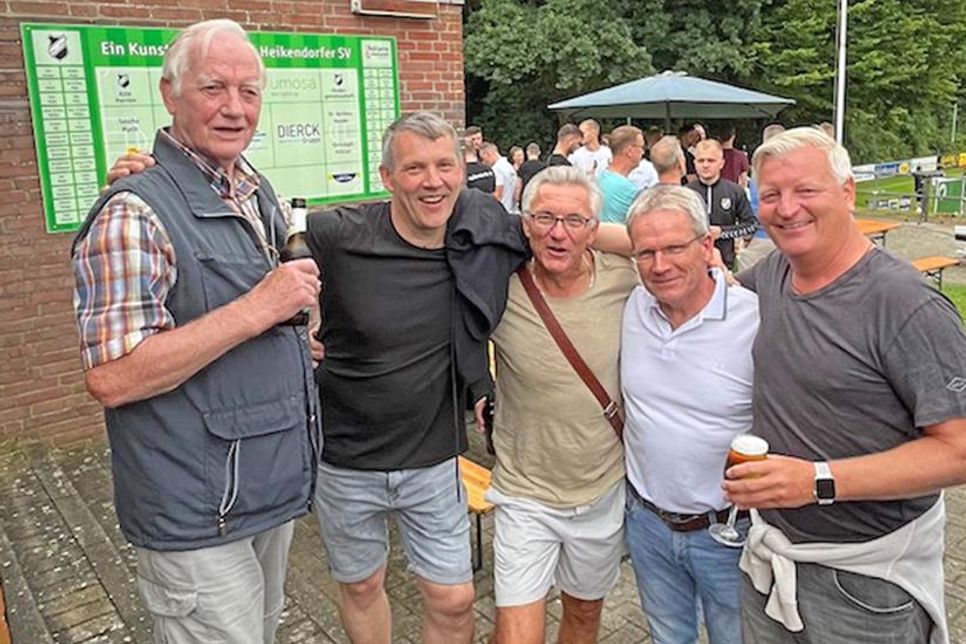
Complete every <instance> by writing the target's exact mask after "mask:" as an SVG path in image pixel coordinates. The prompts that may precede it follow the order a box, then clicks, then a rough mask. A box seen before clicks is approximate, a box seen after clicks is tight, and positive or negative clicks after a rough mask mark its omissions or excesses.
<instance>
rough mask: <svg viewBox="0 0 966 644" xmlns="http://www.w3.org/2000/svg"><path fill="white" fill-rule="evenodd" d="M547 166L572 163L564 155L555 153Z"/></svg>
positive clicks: (548, 160)
mask: <svg viewBox="0 0 966 644" xmlns="http://www.w3.org/2000/svg"><path fill="white" fill-rule="evenodd" d="M547 165H570V161H568V160H567V157H565V156H564V155H562V154H556V153H554V154H551V155H550V158H548V159H547Z"/></svg>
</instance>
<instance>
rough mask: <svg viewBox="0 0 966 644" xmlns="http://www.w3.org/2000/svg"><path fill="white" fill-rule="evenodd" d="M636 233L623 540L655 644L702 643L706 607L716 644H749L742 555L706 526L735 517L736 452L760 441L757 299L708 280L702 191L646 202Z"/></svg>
mask: <svg viewBox="0 0 966 644" xmlns="http://www.w3.org/2000/svg"><path fill="white" fill-rule="evenodd" d="M627 230H628V234H629V235H630V238H631V243H632V245H633V249H634V257H635V260H636V262H637V269H638V272H639V273H640V276H641V279H642V281H643V283H644V286H643V287H642V286H638V287H637V289H636V290H635V291H634V292H633V293H632V294H631V296H630V298H629V299H628V301H627V305H626V307H625V309H624V317H623V327H622V333H621V359H620V363H621V387H622V391H623V395H624V404H625V412H626V422H625V428H624V440H625V456H626V465H627V479H628V486H627V504H626V515H625V530H626V539H627V543H628V547H629V550H630V554H631V561H632V563H633V565H634V572H635V574H636V576H637V586H638V591H639V592H640V596H641V604H642V605H643V608H644V612H645V614H646V615H647V619H648V622H649V624H650V628H651V637H652V639H653V641H654V642H655V643H656V644H662V643H671V642H694V641H697V637H698V601H699V600H700V604H701V607H702V610H703V614H704V618H705V624H706V626H707V630H708V635H709V639H710V641H711V644H731V643H735V644H740V642H741V609H740V601H739V598H740V597H741V572H740V571H739V569H738V558H739V555H740V554H741V550H740V549H739V548H729V547H726V546H723V545H721V544H719V543H717V542H715V541H714V540H713V539H712V538H711V536H710V535H709V534H708V526H709V525H710V524H711V523H714V522H721V521H724V520H725V518H726V515H727V509H728V503H727V501H725V499H724V498H723V496H722V490H721V482H722V479H723V470H724V464H725V460H726V456H727V452H728V446H729V444H730V443H731V440H732V438H734V436H735V435H737V434H739V433H743V432H747V431H749V430H750V429H751V423H752V411H751V388H752V361H751V346H752V342H753V341H754V338H755V332H756V331H757V329H758V298H757V297H756V296H755V295H754V294H753V293H752V292H750V291H748V290H746V289H743V288H741V287H739V286H728V284H727V282H726V280H725V276H724V275H723V274H722V273H721V272H720V271H719V270H718V269H711V268H710V267H711V265H712V258H713V252H714V241H713V240H712V238H711V235H710V234H709V231H708V224H707V215H706V214H705V211H704V206H703V204H702V203H701V200H700V199H699V198H698V196H697V195H696V194H695V193H694V192H693V191H691V190H689V189H687V188H683V187H680V186H671V185H666V184H661V185H657V186H654V187H653V188H651V189H650V190H647V191H646V192H644V193H642V194H641V196H640V197H638V198H637V200H636V201H635V202H634V203H633V204H632V205H631V208H630V211H629V214H628V220H627ZM739 516H741V515H739ZM738 529H739V532H741V533H742V534H743V533H745V532H746V531H747V529H748V520H747V517H746V515H745V516H744V517H743V518H741V519H739V521H738Z"/></svg>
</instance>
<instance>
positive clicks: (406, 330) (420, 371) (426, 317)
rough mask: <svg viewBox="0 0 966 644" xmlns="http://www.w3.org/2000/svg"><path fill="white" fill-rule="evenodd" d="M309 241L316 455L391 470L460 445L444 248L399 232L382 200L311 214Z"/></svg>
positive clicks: (446, 454)
mask: <svg viewBox="0 0 966 644" xmlns="http://www.w3.org/2000/svg"><path fill="white" fill-rule="evenodd" d="M308 241H309V247H310V248H311V249H312V255H313V256H314V257H315V259H316V261H317V262H318V263H319V266H320V267H321V269H322V284H323V286H322V289H323V292H322V297H321V304H322V341H323V343H324V344H325V360H324V361H323V362H322V366H321V369H320V373H321V380H320V393H321V398H322V410H323V414H324V415H323V423H322V426H323V433H324V436H325V444H324V446H323V451H322V458H323V460H324V461H325V462H326V463H330V464H332V465H336V466H340V467H348V468H354V469H365V470H374V469H376V470H396V469H403V468H413V467H425V466H429V465H433V464H436V463H439V462H441V461H443V460H445V459H447V458H450V457H452V456H454V455H456V454H458V453H460V452H461V451H463V450H464V449H466V436H465V433H464V432H462V431H459V429H458V423H457V422H456V421H455V420H454V418H455V417H456V416H455V414H456V413H457V412H456V409H457V407H458V404H459V403H458V402H456V401H454V395H455V388H454V386H453V380H452V361H451V357H450V356H451V348H450V347H451V342H450V335H451V329H450V319H451V315H450V308H451V306H452V303H453V297H454V285H453V278H452V272H451V271H450V269H449V267H448V265H447V262H446V256H445V251H444V250H442V249H440V250H426V249H422V248H417V247H415V246H412V245H411V244H409V243H408V242H406V241H405V240H404V239H403V238H402V237H400V236H399V233H397V232H396V229H395V228H394V227H393V225H392V222H391V220H390V218H389V204H388V203H376V204H366V205H363V206H359V207H344V208H337V209H335V210H332V211H328V212H325V213H323V214H321V215H317V216H313V217H309V225H308ZM459 413H462V412H459Z"/></svg>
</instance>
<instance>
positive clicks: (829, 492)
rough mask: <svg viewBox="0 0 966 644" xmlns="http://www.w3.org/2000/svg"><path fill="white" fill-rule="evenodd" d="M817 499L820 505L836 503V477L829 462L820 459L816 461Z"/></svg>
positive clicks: (815, 492) (815, 491)
mask: <svg viewBox="0 0 966 644" xmlns="http://www.w3.org/2000/svg"><path fill="white" fill-rule="evenodd" d="M813 494H815V500H816V501H818V504H819V505H832V504H833V503H835V477H833V476H832V470H830V469H829V466H828V463H826V462H825V461H818V462H816V463H815V490H814V492H813Z"/></svg>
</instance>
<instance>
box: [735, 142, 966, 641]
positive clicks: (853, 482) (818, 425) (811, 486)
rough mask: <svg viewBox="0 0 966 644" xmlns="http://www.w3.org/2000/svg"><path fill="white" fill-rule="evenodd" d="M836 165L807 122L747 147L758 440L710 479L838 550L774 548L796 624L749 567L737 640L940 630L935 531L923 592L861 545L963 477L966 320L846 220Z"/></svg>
mask: <svg viewBox="0 0 966 644" xmlns="http://www.w3.org/2000/svg"><path fill="white" fill-rule="evenodd" d="M850 167H851V164H850V161H849V158H848V153H847V152H846V151H845V149H844V148H842V147H841V146H839V145H837V144H836V143H835V142H834V141H832V140H831V139H830V138H828V136H827V135H825V134H823V133H821V132H820V131H818V130H814V129H812V128H798V129H796V130H790V131H788V132H785V133H783V134H781V135H779V136H777V137H775V138H773V139H771V140H769V142H768V143H767V144H765V145H763V146H762V147H761V148H759V150H758V151H757V152H756V154H755V159H754V169H755V172H754V174H755V176H756V177H758V183H759V194H760V218H761V221H762V223H763V225H764V227H765V228H766V230H767V231H768V233H769V235H770V237H771V238H772V240H773V241H774V242H775V244H776V245H777V247H778V251H780V252H776V253H774V254H773V255H771V256H769V257H768V258H767V259H765V260H764V261H763V262H761V263H760V264H758V265H756V266H755V267H753V268H752V269H750V270H749V271H746V272H745V273H743V274H742V275H740V276H739V280H740V281H741V282H742V284H744V285H745V286H747V287H749V288H751V289H753V290H755V291H756V292H757V294H758V298H759V304H760V310H761V326H760V328H759V332H758V336H757V340H756V342H755V347H754V361H755V378H754V416H755V417H754V431H755V433H756V434H758V435H760V436H762V437H764V438H765V439H766V440H768V442H769V444H770V446H771V452H770V454H771V455H770V457H769V459H768V460H767V461H760V462H758V463H747V464H743V465H738V466H735V467H732V468H730V469H729V470H728V472H727V481H726V483H725V489H726V493H727V495H728V496H729V498H730V499H731V500H732V501H734V502H735V503H737V504H738V505H739V506H741V507H754V508H758V509H759V510H760V519H762V520H763V522H767V524H766V523H763V522H762V523H761V524H760V525H762V526H766V525H767V526H770V527H771V528H775V529H777V530H780V531H781V532H782V533H784V536H785V537H787V539H788V540H789V541H790V542H791V546H790V549H789V550H787V552H792V551H794V552H798V553H801V552H802V551H803V549H802V548H799V549H798V550H795V549H794V548H795V546H798V545H801V544H821V547H820V548H819V551H820V552H825V551H827V552H829V553H831V552H833V551H834V552H836V553H837V554H836V556H837V557H838V558H837V559H836V560H835V562H834V563H833V562H831V560H830V558H829V557H828V556H823V555H819V556H818V557H817V558H815V557H813V558H810V559H808V561H811V562H815V561H818V562H819V563H818V564H816V563H808V564H806V563H803V561H805V558H801V559H795V557H794V556H791V555H788V556H789V558H790V559H792V560H793V561H797V566H796V568H797V584H796V585H797V601H798V604H797V613H798V614H799V615H800V617H801V622H802V623H803V628H801V629H800V632H798V631H797V629H795V628H792V627H786V626H783V625H782V624H780V623H779V622H777V621H774V619H773V613H775V612H776V611H775V610H771V611H770V612H769V617H766V616H765V615H764V604H765V601H764V597H763V596H762V595H761V594H760V593H759V592H756V590H755V588H754V587H753V586H752V585H751V583H750V582H749V583H746V584H745V589H744V591H743V596H742V601H743V603H744V609H743V610H744V618H743V619H744V625H745V638H746V641H751V642H756V643H758V642H781V641H788V640H789V639H790V638H792V637H793V636H792V633H791V631H796V632H795V637H796V638H797V639H796V640H795V641H802V642H829V641H831V642H846V641H890V642H892V641H895V642H913V641H916V642H923V641H926V640H927V639H928V637H929V633H930V632H931V631H934V632H941V631H942V622H943V616H942V613H943V610H942V565H941V564H942V561H941V552H940V551H939V550H938V548H937V549H936V550H935V551H934V553H935V556H934V557H932V558H931V559H926V560H924V561H923V562H922V565H921V566H920V567H919V570H920V576H921V579H919V580H917V582H920V581H921V582H922V583H921V584H919V585H920V586H928V587H931V588H937V587H938V589H939V591H938V593H934V594H933V595H932V596H933V597H935V595H936V594H938V600H937V601H936V602H932V603H930V601H928V598H924V595H923V594H922V593H919V592H918V590H917V587H916V586H917V584H916V583H911V582H910V580H908V579H900V578H897V577H896V576H890V574H889V573H887V572H886V568H887V567H888V566H886V565H885V563H883V565H882V566H881V567H878V563H879V562H878V561H875V556H876V555H875V554H874V551H875V548H876V547H877V546H878V544H879V543H882V541H880V539H881V538H882V537H884V536H886V535H890V534H893V533H895V532H898V531H899V530H903V529H906V528H907V527H908V526H910V524H914V522H919V523H922V524H925V523H927V522H928V520H929V519H930V518H931V517H932V516H941V506H938V505H937V502H938V500H939V492H940V490H941V489H942V488H943V487H945V486H949V485H955V484H958V483H962V482H963V481H964V480H966V394H964V391H966V336H964V334H963V330H962V325H961V322H960V320H959V316H958V314H957V312H956V310H955V308H954V307H953V305H952V304H951V303H950V302H949V301H948V300H947V299H946V298H945V297H943V296H942V294H940V293H938V292H936V291H935V290H933V289H932V288H931V287H929V286H928V285H926V284H925V283H924V282H923V281H922V280H921V278H920V277H919V276H918V274H917V273H916V272H915V271H914V270H913V269H912V268H911V267H910V266H909V265H908V264H907V263H906V262H904V261H903V260H900V259H898V258H896V257H894V256H893V255H891V254H889V253H888V252H886V251H884V250H882V249H880V248H877V247H876V246H874V245H872V244H871V243H870V242H869V241H868V240H867V239H866V238H865V237H864V236H863V235H862V234H861V233H860V232H859V231H858V229H857V228H856V226H855V223H854V220H853V219H852V210H853V208H854V204H855V183H854V181H853V179H852V178H851V169H850ZM927 514H928V516H926V515H927ZM920 519H922V521H920ZM939 525H941V524H939ZM937 532H938V534H934V535H931V536H932V537H934V538H935V539H937V540H938V542H939V543H941V540H942V534H941V528H938V529H937ZM914 534H916V538H917V539H925V537H924V536H920V535H919V533H914ZM752 541H753V540H752ZM869 543H872V544H873V545H872V546H870V547H869V548H867V549H866V551H862V548H863V545H864V544H869ZM843 544H845V545H844V550H843ZM915 547H916V544H915V543H914V544H913V545H912V546H911V547H910V548H909V549H908V550H909V551H911V550H912V549H914V548H915ZM843 551H844V552H853V551H854V552H859V551H862V552H863V555H864V554H865V552H867V551H872V552H873V554H872V555H870V558H871V560H873V563H874V564H876V565H872V566H867V568H865V569H864V570H866V571H870V570H871V571H873V572H871V573H870V574H868V575H867V574H857V573H856V572H855V571H854V568H855V567H857V566H858V565H859V564H860V563H863V562H859V561H850V560H849V555H848V554H846V555H844V556H843V555H841V553H842V552H843ZM749 554H752V555H753V554H754V553H753V552H752V553H746V555H749ZM907 556H908V551H904V552H902V553H899V555H897V558H896V560H895V561H899V560H900V559H901V558H902V557H907ZM895 561H893V562H890V563H892V564H894V563H895ZM864 563H865V564H867V563H868V562H867V561H865V560H864ZM820 564H821V565H820ZM880 569H881V570H880ZM759 590H761V589H759ZM767 590H768V589H767V588H766V589H765V591H767ZM910 591H911V592H910ZM926 594H928V593H926ZM937 604H938V605H937ZM785 623H786V624H788V623H789V622H785ZM934 626H935V629H934Z"/></svg>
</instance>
